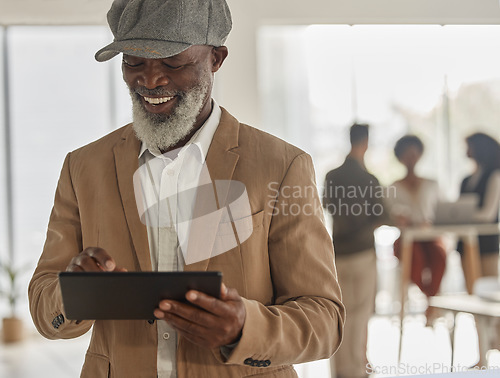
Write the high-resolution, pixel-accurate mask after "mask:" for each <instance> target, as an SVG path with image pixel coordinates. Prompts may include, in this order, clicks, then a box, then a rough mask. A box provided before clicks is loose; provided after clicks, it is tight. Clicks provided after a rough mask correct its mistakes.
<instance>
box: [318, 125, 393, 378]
mask: <svg viewBox="0 0 500 378" xmlns="http://www.w3.org/2000/svg"><path fill="white" fill-rule="evenodd" d="M350 142H351V151H350V152H349V154H348V155H347V157H346V159H345V162H344V164H342V165H341V166H340V167H339V168H337V169H334V170H332V171H330V172H328V174H327V175H326V179H325V188H324V195H323V207H325V208H326V209H327V211H328V212H329V213H330V214H331V215H332V218H333V239H334V243H335V251H336V265H337V271H338V277H339V283H340V284H341V287H342V293H343V302H344V305H345V307H346V313H347V315H348V317H347V319H346V323H345V329H344V332H345V334H344V340H343V343H342V345H341V347H340V348H339V350H338V351H337V353H336V354H335V356H334V357H332V359H331V370H332V375H333V376H335V374H336V377H350V378H357V377H366V376H367V373H366V372H367V363H368V361H367V359H366V342H367V326H368V321H369V319H370V317H371V315H372V313H373V310H374V305H375V294H376V286H377V268H376V256H375V249H374V244H375V243H374V236H373V231H374V230H375V228H377V227H378V226H380V225H381V224H382V223H383V222H384V221H385V220H386V219H387V214H386V212H385V211H384V207H383V201H382V199H383V194H384V191H383V190H382V188H381V187H380V185H379V182H378V180H377V179H376V177H375V176H373V175H372V174H370V173H369V172H367V170H366V168H365V163H364V157H365V153H366V150H367V149H368V125H363V124H354V125H352V126H351V128H350Z"/></svg>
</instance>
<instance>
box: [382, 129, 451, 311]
mask: <svg viewBox="0 0 500 378" xmlns="http://www.w3.org/2000/svg"><path fill="white" fill-rule="evenodd" d="M423 152H424V145H423V143H422V141H421V140H420V139H419V138H418V137H417V136H415V135H406V136H404V137H402V138H401V139H399V140H398V141H397V142H396V145H395V147H394V154H395V155H396V157H397V159H398V160H399V162H400V163H401V164H403V165H404V166H405V168H406V176H405V177H403V178H402V179H401V180H399V181H396V182H395V183H393V184H392V187H393V188H394V190H395V198H390V205H391V216H392V217H393V219H394V221H395V223H396V225H397V226H398V227H399V228H404V227H407V226H425V225H430V224H431V223H432V221H433V220H434V215H435V209H436V205H437V202H438V200H439V189H438V184H437V182H436V181H435V180H430V179H427V178H423V177H420V176H418V175H417V174H416V172H415V166H416V165H417V163H418V161H419V160H420V158H421V157H422V154H423ZM400 253H401V246H400V239H398V240H396V242H395V243H394V254H395V255H396V257H398V258H399V256H400ZM445 266H446V250H445V247H444V245H443V242H442V240H441V239H440V238H438V239H435V240H431V241H417V242H414V243H413V254H412V266H411V280H412V281H413V282H414V283H415V284H417V286H418V287H419V288H420V290H421V291H422V292H423V293H424V294H425V295H426V296H427V297H430V296H433V295H436V294H437V292H438V291H439V286H440V284H441V280H442V278H443V274H444V270H445ZM427 315H429V314H428V313H427Z"/></svg>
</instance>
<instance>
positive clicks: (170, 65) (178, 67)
mask: <svg viewBox="0 0 500 378" xmlns="http://www.w3.org/2000/svg"><path fill="white" fill-rule="evenodd" d="M163 64H164V65H165V66H166V67H167V68H170V69H171V70H178V69H181V68H182V67H184V66H183V65H180V66H174V65H172V64H168V63H165V62H163Z"/></svg>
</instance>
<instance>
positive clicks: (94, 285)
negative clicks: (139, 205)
mask: <svg viewBox="0 0 500 378" xmlns="http://www.w3.org/2000/svg"><path fill="white" fill-rule="evenodd" d="M59 282H60V287H61V293H62V298H63V304H64V311H65V314H66V318H68V319H71V320H87V319H108V320H109V319H154V318H155V317H154V315H153V311H154V309H155V308H157V307H158V304H159V302H160V300H162V299H173V300H177V301H182V302H186V299H185V295H186V292H187V291H189V290H198V291H200V292H203V293H206V294H208V295H211V296H213V297H216V298H219V296H220V286H221V282H222V273H221V272H61V273H59Z"/></svg>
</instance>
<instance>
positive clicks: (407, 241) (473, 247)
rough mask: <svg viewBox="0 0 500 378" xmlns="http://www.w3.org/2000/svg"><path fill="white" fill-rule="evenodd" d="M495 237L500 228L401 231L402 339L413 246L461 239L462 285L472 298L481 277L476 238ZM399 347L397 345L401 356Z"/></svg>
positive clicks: (465, 226) (471, 226)
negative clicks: (475, 285) (448, 238)
mask: <svg viewBox="0 0 500 378" xmlns="http://www.w3.org/2000/svg"><path fill="white" fill-rule="evenodd" d="M498 233H500V224H498V223H478V224H460V225H439V226H436V225H434V226H422V227H406V228H402V229H401V256H400V262H399V263H400V267H401V311H400V326H401V337H402V336H403V319H404V315H405V301H406V296H407V292H408V285H409V283H410V273H411V262H412V254H413V248H412V247H413V242H415V241H428V240H434V239H436V238H438V237H441V236H445V235H452V236H455V237H457V238H458V239H461V240H462V241H463V243H464V256H463V268H464V277H465V285H466V288H467V292H468V293H469V294H472V292H473V287H474V282H475V281H476V280H477V279H478V278H479V277H480V276H481V262H480V256H479V242H478V236H480V235H494V234H498ZM401 344H402V343H401V342H400V355H401Z"/></svg>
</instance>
